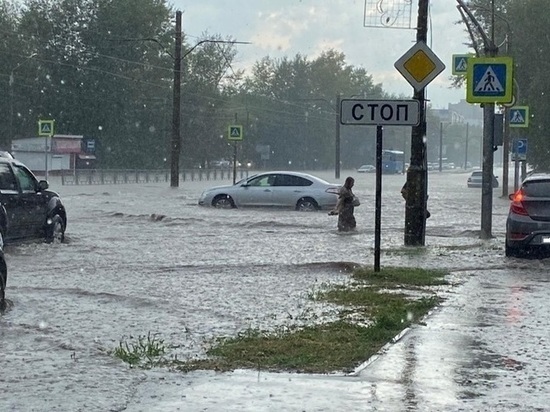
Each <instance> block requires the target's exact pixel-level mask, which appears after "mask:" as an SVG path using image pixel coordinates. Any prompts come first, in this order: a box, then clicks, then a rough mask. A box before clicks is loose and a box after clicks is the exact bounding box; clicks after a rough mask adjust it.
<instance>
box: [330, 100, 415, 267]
mask: <svg viewBox="0 0 550 412" xmlns="http://www.w3.org/2000/svg"><path fill="white" fill-rule="evenodd" d="M340 123H341V124H343V125H363V126H364V125H367V126H368V125H370V126H376V196H375V202H376V205H375V218H374V220H375V228H374V271H375V272H379V271H380V234H381V220H382V217H381V216H382V212H381V210H382V135H383V126H390V125H391V126H415V125H418V124H419V123H420V102H419V101H418V100H364V99H363V100H361V99H360V100H354V99H342V100H341V102H340Z"/></svg>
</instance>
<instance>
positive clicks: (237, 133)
mask: <svg viewBox="0 0 550 412" xmlns="http://www.w3.org/2000/svg"><path fill="white" fill-rule="evenodd" d="M235 120H237V115H235ZM227 140H230V141H232V142H233V184H235V182H236V181H237V142H239V141H242V140H243V127H242V126H241V125H236V124H233V125H230V126H229V127H228V128H227Z"/></svg>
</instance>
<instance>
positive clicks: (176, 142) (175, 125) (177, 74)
mask: <svg viewBox="0 0 550 412" xmlns="http://www.w3.org/2000/svg"><path fill="white" fill-rule="evenodd" d="M175 39H176V46H175V47H176V50H175V53H174V98H173V108H172V141H171V143H172V144H171V145H170V146H171V149H172V150H171V153H170V187H178V186H179V180H180V152H181V135H180V102H181V92H180V90H181V11H177V12H176V34H175Z"/></svg>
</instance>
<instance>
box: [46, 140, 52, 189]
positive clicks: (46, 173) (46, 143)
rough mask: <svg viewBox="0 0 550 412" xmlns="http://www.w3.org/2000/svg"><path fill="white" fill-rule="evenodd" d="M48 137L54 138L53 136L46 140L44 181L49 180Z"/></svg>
mask: <svg viewBox="0 0 550 412" xmlns="http://www.w3.org/2000/svg"><path fill="white" fill-rule="evenodd" d="M48 137H49V138H50V140H51V138H52V135H50V136H46V137H45V138H44V141H45V143H44V179H45V180H48Z"/></svg>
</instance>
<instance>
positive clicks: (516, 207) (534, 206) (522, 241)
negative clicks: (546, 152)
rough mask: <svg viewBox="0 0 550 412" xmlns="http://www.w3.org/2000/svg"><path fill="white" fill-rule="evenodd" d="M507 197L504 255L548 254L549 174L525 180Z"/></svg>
mask: <svg viewBox="0 0 550 412" xmlns="http://www.w3.org/2000/svg"><path fill="white" fill-rule="evenodd" d="M509 197H510V200H511V201H512V202H511V203H510V211H509V212H508V218H507V220H506V244H505V252H506V256H520V255H523V254H525V253H526V252H531V251H536V250H544V249H546V250H548V251H550V174H548V173H535V174H532V175H530V176H528V177H526V178H525V179H524V180H523V182H522V184H521V187H520V188H519V189H518V191H517V192H516V193H513V194H511V195H510V196H509Z"/></svg>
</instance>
